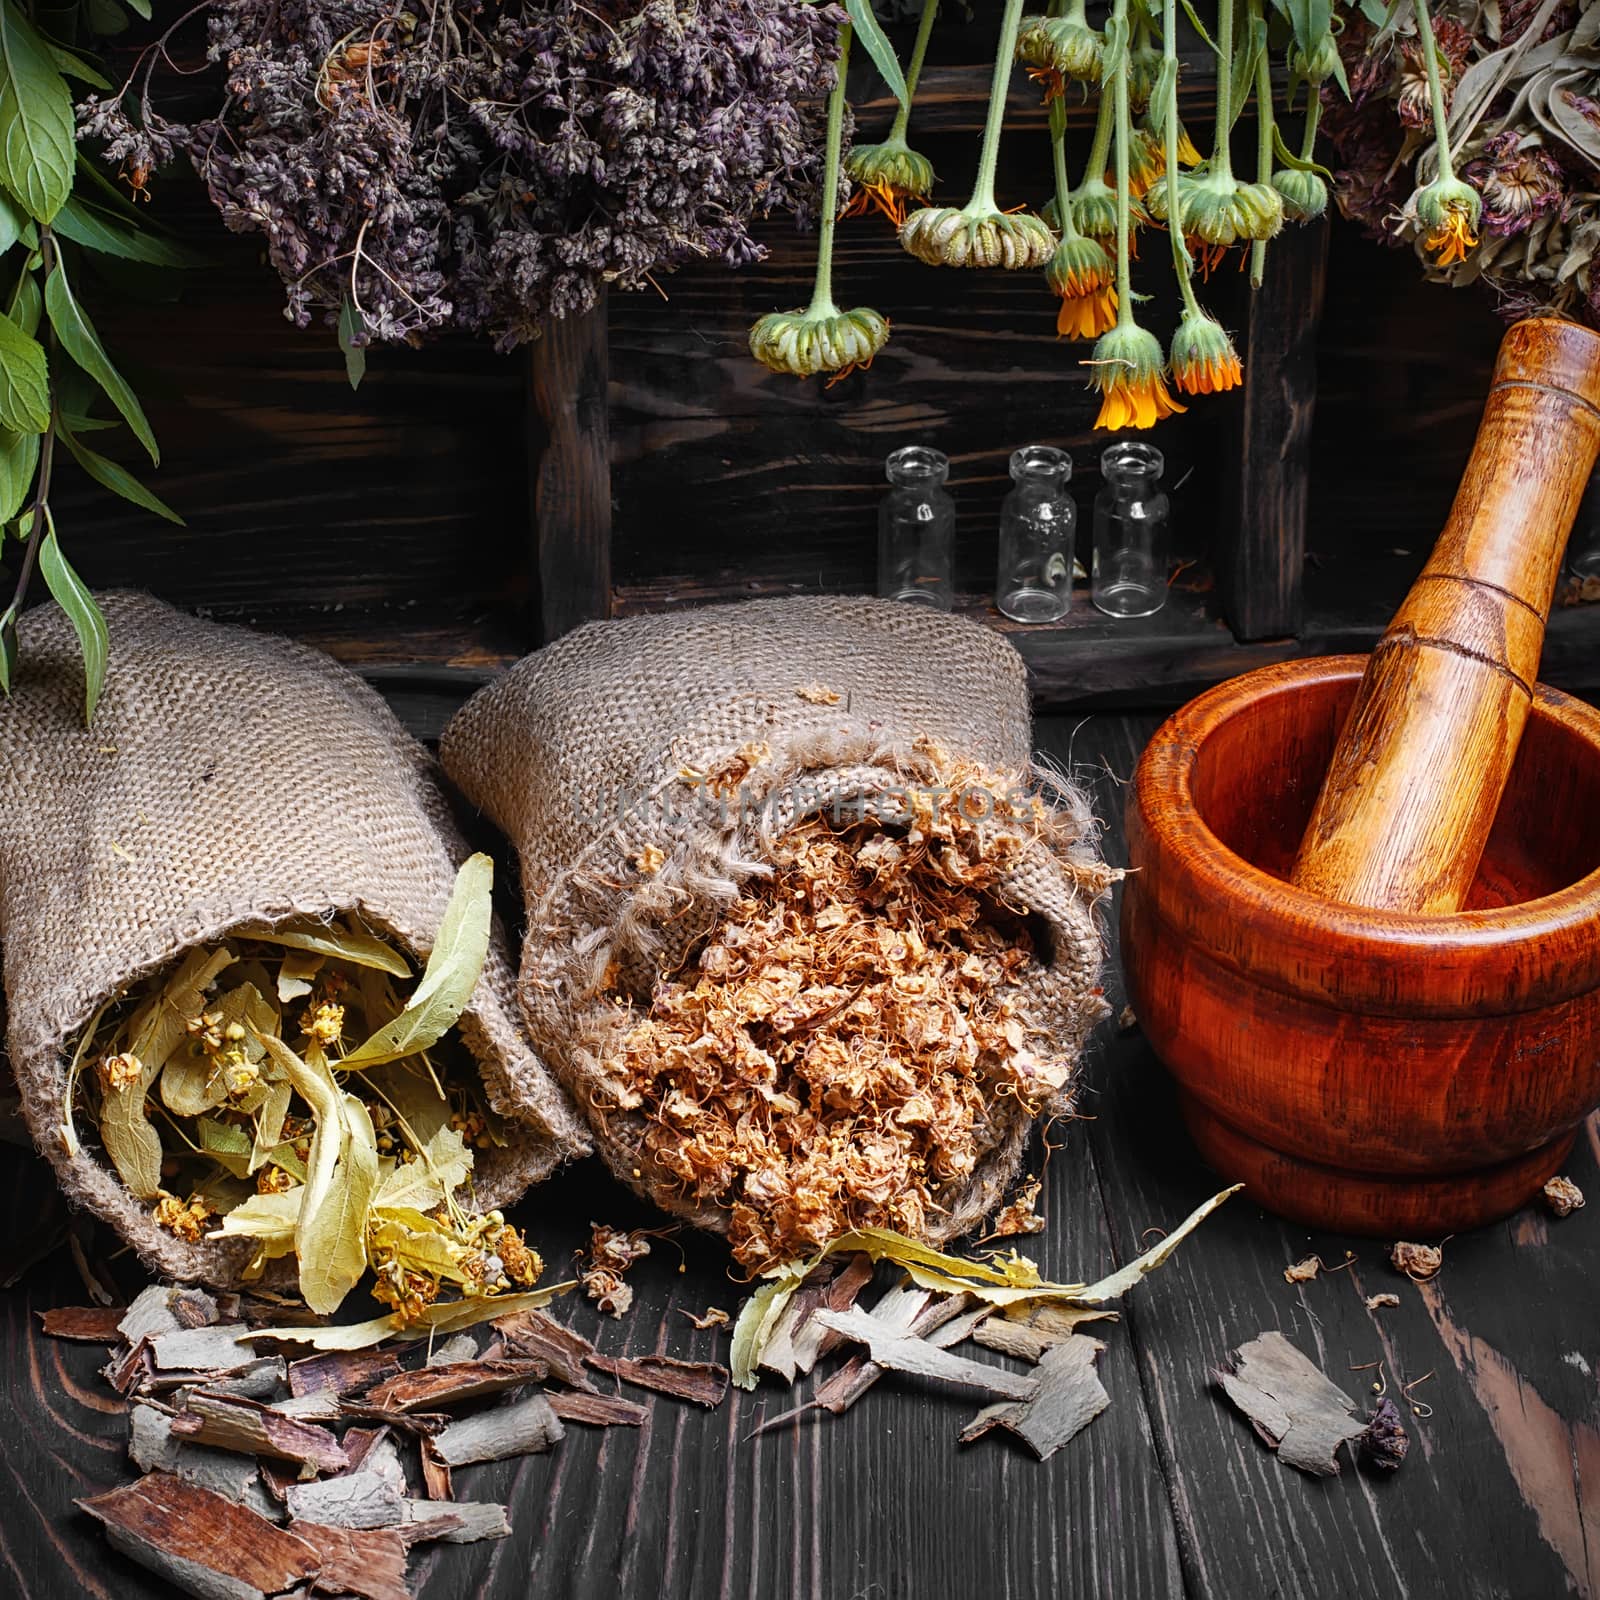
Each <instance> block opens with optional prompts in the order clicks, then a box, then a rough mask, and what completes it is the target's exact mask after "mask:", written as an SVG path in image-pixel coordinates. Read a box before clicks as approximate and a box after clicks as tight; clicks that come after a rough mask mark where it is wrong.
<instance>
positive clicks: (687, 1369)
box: [589, 1353, 728, 1409]
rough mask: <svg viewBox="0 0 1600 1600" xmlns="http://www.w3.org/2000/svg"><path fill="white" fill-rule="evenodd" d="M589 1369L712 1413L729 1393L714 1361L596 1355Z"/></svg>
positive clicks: (721, 1368)
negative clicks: (704, 1407) (706, 1409)
mask: <svg viewBox="0 0 1600 1600" xmlns="http://www.w3.org/2000/svg"><path fill="white" fill-rule="evenodd" d="M589 1365H590V1366H591V1367H593V1368H594V1369H595V1371H597V1372H609V1373H610V1374H611V1375H612V1376H613V1377H615V1378H621V1379H622V1381H623V1382H624V1383H631V1384H635V1385H637V1386H638V1387H639V1388H641V1389H654V1390H656V1391H657V1392H658V1393H660V1394H670V1395H672V1396H673V1397H674V1398H675V1399H678V1400H690V1401H693V1402H694V1404H695V1405H698V1406H706V1407H708V1408H710V1409H715V1408H716V1407H717V1406H720V1405H721V1404H722V1401H723V1398H724V1396H725V1395H726V1394H727V1392H728V1369H727V1368H726V1367H724V1366H722V1365H720V1364H719V1363H717V1362H715V1361H674V1360H673V1358H672V1357H671V1356H605V1355H600V1354H598V1353H596V1354H595V1355H592V1356H590V1357H589Z"/></svg>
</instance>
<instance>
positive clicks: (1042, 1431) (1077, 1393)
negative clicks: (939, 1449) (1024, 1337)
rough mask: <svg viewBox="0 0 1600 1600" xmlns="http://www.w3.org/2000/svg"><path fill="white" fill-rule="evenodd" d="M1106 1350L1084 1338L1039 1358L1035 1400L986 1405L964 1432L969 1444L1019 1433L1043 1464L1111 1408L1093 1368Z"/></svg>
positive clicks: (1099, 1344) (1098, 1342) (1097, 1342)
mask: <svg viewBox="0 0 1600 1600" xmlns="http://www.w3.org/2000/svg"><path fill="white" fill-rule="evenodd" d="M1104 1349H1105V1346H1104V1345H1103V1344H1101V1343H1100V1341H1099V1340H1098V1339H1091V1338H1089V1337H1088V1336H1087V1335H1086V1334H1079V1335H1077V1336H1076V1337H1074V1338H1071V1339H1067V1340H1065V1341H1064V1342H1062V1343H1061V1344H1057V1345H1053V1346H1052V1347H1051V1348H1050V1349H1048V1350H1046V1351H1045V1352H1044V1354H1043V1356H1041V1357H1040V1360H1039V1390H1038V1393H1037V1394H1035V1395H1034V1396H1033V1398H1032V1399H1029V1400H1022V1401H1015V1402H1012V1401H1007V1402H1002V1403H1001V1404H999V1405H993V1406H985V1407H984V1409H983V1410H982V1411H980V1412H979V1413H978V1414H977V1416H975V1417H974V1418H973V1419H972V1421H971V1422H969V1423H968V1424H967V1425H966V1427H964V1428H963V1429H962V1430H961V1435H960V1437H961V1442H962V1443H963V1444H970V1443H971V1442H972V1441H973V1440H974V1439H977V1438H981V1437H982V1436H983V1435H984V1434H986V1433H987V1432H989V1430H990V1429H991V1428H1004V1429H1006V1430H1007V1431H1008V1432H1010V1433H1014V1434H1016V1435H1017V1437H1018V1438H1019V1439H1021V1440H1022V1441H1023V1442H1024V1443H1025V1444H1026V1445H1027V1446H1028V1448H1029V1449H1030V1450H1032V1451H1033V1453H1034V1454H1035V1455H1036V1456H1038V1458H1039V1459H1040V1460H1041V1461H1045V1460H1048V1459H1049V1458H1050V1457H1051V1456H1053V1455H1054V1454H1055V1453H1056V1451H1057V1450H1059V1449H1060V1448H1061V1447H1062V1445H1064V1444H1066V1443H1067V1441H1068V1440H1069V1439H1072V1438H1074V1437H1075V1436H1076V1435H1077V1434H1079V1433H1081V1432H1082V1431H1083V1429H1085V1428H1086V1427H1088V1425H1089V1424H1090V1423H1091V1422H1093V1421H1094V1419H1095V1418H1096V1417H1098V1416H1099V1415H1100V1413H1101V1412H1102V1411H1104V1410H1105V1409H1106V1407H1107V1406H1109V1405H1110V1404H1111V1396H1110V1395H1108V1394H1107V1393H1106V1391H1105V1386H1104V1385H1103V1384H1102V1383H1101V1382H1100V1378H1099V1375H1098V1374H1097V1373H1096V1372H1095V1370H1094V1363H1095V1357H1096V1356H1098V1355H1099V1354H1100V1352H1101V1351H1102V1350H1104Z"/></svg>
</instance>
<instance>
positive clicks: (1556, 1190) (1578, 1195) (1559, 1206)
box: [1544, 1178, 1584, 1217]
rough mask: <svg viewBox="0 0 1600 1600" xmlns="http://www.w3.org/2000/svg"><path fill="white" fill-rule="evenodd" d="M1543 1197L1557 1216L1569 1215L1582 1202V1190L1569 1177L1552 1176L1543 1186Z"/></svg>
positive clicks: (1580, 1207)
mask: <svg viewBox="0 0 1600 1600" xmlns="http://www.w3.org/2000/svg"><path fill="white" fill-rule="evenodd" d="M1544 1198H1545V1204H1546V1205H1548V1206H1549V1207H1550V1209H1551V1210H1552V1211H1553V1212H1554V1213H1555V1214H1556V1215H1557V1216H1558V1217H1570V1216H1571V1215H1572V1213H1573V1212H1574V1211H1578V1210H1581V1209H1582V1207H1583V1204H1584V1199H1583V1190H1582V1189H1580V1188H1579V1187H1578V1186H1577V1184H1575V1183H1574V1182H1573V1181H1572V1179H1571V1178H1552V1179H1551V1180H1550V1181H1549V1182H1548V1183H1547V1184H1546V1185H1545V1186H1544Z"/></svg>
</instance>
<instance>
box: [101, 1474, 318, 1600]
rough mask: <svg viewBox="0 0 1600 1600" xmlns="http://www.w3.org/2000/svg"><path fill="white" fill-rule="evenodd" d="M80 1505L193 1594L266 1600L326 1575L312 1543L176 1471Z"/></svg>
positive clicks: (129, 1550) (116, 1539) (128, 1551)
mask: <svg viewBox="0 0 1600 1600" xmlns="http://www.w3.org/2000/svg"><path fill="white" fill-rule="evenodd" d="M77 1504H78V1506H79V1507H80V1509H82V1510H83V1511H86V1512H87V1513H88V1514H89V1515H90V1516H91V1517H93V1518H94V1519H95V1520H96V1521H97V1522H99V1523H100V1525H101V1526H102V1527H103V1528H104V1529H105V1532H106V1537H107V1539H108V1540H109V1541H110V1542H111V1544H112V1546H113V1547H114V1548H115V1549H117V1550H120V1551H121V1552H122V1553H123V1554H124V1555H125V1556H128V1557H129V1558H130V1559H131V1560H134V1561H137V1562H138V1563H139V1564H140V1565H141V1566H143V1567H146V1568H148V1569H149V1570H150V1571H151V1572H154V1573H156V1574H158V1575H159V1576H161V1577H163V1578H165V1579H166V1580H167V1581H168V1582H169V1583H172V1584H174V1585H175V1586H176V1587H178V1588H180V1589H183V1590H185V1591H186V1592H187V1593H189V1594H194V1595H201V1596H207V1597H215V1596H227V1597H229V1600H257V1597H262V1600H266V1597H269V1596H273V1595H278V1594H282V1593H283V1592H284V1591H285V1590H288V1589H293V1588H295V1586H296V1585H298V1584H302V1583H306V1582H308V1581H310V1580H312V1579H314V1578H316V1577H317V1576H318V1575H319V1573H320V1572H321V1570H322V1561H321V1559H320V1557H319V1556H318V1554H317V1552H316V1551H315V1550H314V1549H313V1548H312V1546H311V1545H309V1544H308V1543H307V1542H306V1541H305V1540H304V1539H301V1538H299V1537H298V1536H296V1535H295V1534H292V1533H289V1532H287V1531H286V1530H285V1529H283V1528H279V1527H276V1526H275V1525H274V1524H273V1523H271V1522H268V1521H267V1519H266V1518H265V1517H262V1516H258V1515H257V1514H256V1513H255V1512H254V1511H250V1510H248V1509H247V1508H246V1507H244V1506H240V1505H235V1504H234V1502H233V1501H231V1500H228V1499H225V1498H224V1497H223V1496H222V1495H219V1494H213V1493H212V1492H211V1491H210V1490H209V1489H202V1488H200V1487H199V1486H198V1485H196V1484H192V1483H186V1482H184V1480H183V1479H182V1478H177V1477H174V1476H172V1475H171V1474H169V1473H165V1472H151V1473H147V1474H146V1475H145V1476H144V1477H142V1478H140V1479H139V1480H138V1482H137V1483H130V1484H125V1485H124V1486H123V1487H122V1488H120V1489H112V1490H110V1491H109V1492H108V1493H106V1494H101V1495H95V1496H94V1497H93V1498H91V1499H87V1500H79V1501H78V1502H77Z"/></svg>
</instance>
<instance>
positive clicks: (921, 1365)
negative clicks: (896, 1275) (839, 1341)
mask: <svg viewBox="0 0 1600 1600" xmlns="http://www.w3.org/2000/svg"><path fill="white" fill-rule="evenodd" d="M817 1320H818V1321H820V1322H821V1323H823V1324H824V1326H826V1327H830V1328H835V1329H837V1330H838V1331H839V1332H840V1333H842V1334H844V1335H845V1336H846V1337H847V1338H849V1339H853V1340H855V1341H856V1342H857V1343H859V1344H863V1345H865V1346H866V1349H867V1354H868V1356H869V1357H870V1358H871V1361H872V1364H873V1365H875V1366H878V1367H888V1368H889V1369H891V1370H892V1371H895V1372H904V1373H907V1374H908V1375H910V1376H912V1377H918V1378H932V1379H936V1380H938V1381H939V1382H942V1383H953V1384H958V1385H960V1386H961V1387H963V1388H968V1389H979V1390H982V1391H983V1392H984V1393H986V1394H994V1395H1000V1396H1002V1397H1004V1398H1006V1399H1009V1400H1027V1399H1031V1398H1032V1396H1033V1394H1034V1393H1035V1391H1036V1390H1037V1388H1038V1386H1039V1380H1038V1378H1037V1377H1035V1376H1034V1375H1032V1374H1030V1373H1019V1372H1012V1371H1011V1370H1010V1369H1009V1368H1007V1367H993V1366H989V1365H988V1364H987V1363H985V1362H982V1361H974V1360H972V1359H971V1357H969V1356H958V1355H956V1354H955V1353H954V1352H953V1351H950V1350H943V1349H941V1348H940V1347H939V1346H938V1345H935V1344H931V1343H929V1341H928V1340H926V1339H918V1338H915V1337H914V1336H912V1335H909V1334H903V1333H897V1332H895V1331H893V1330H892V1329H886V1328H885V1327H884V1326H883V1325H882V1324H881V1323H880V1322H878V1321H877V1319H876V1318H874V1317H873V1316H872V1315H871V1314H870V1313H868V1312H865V1311H855V1310H852V1311H822V1312H818V1314H817Z"/></svg>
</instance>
